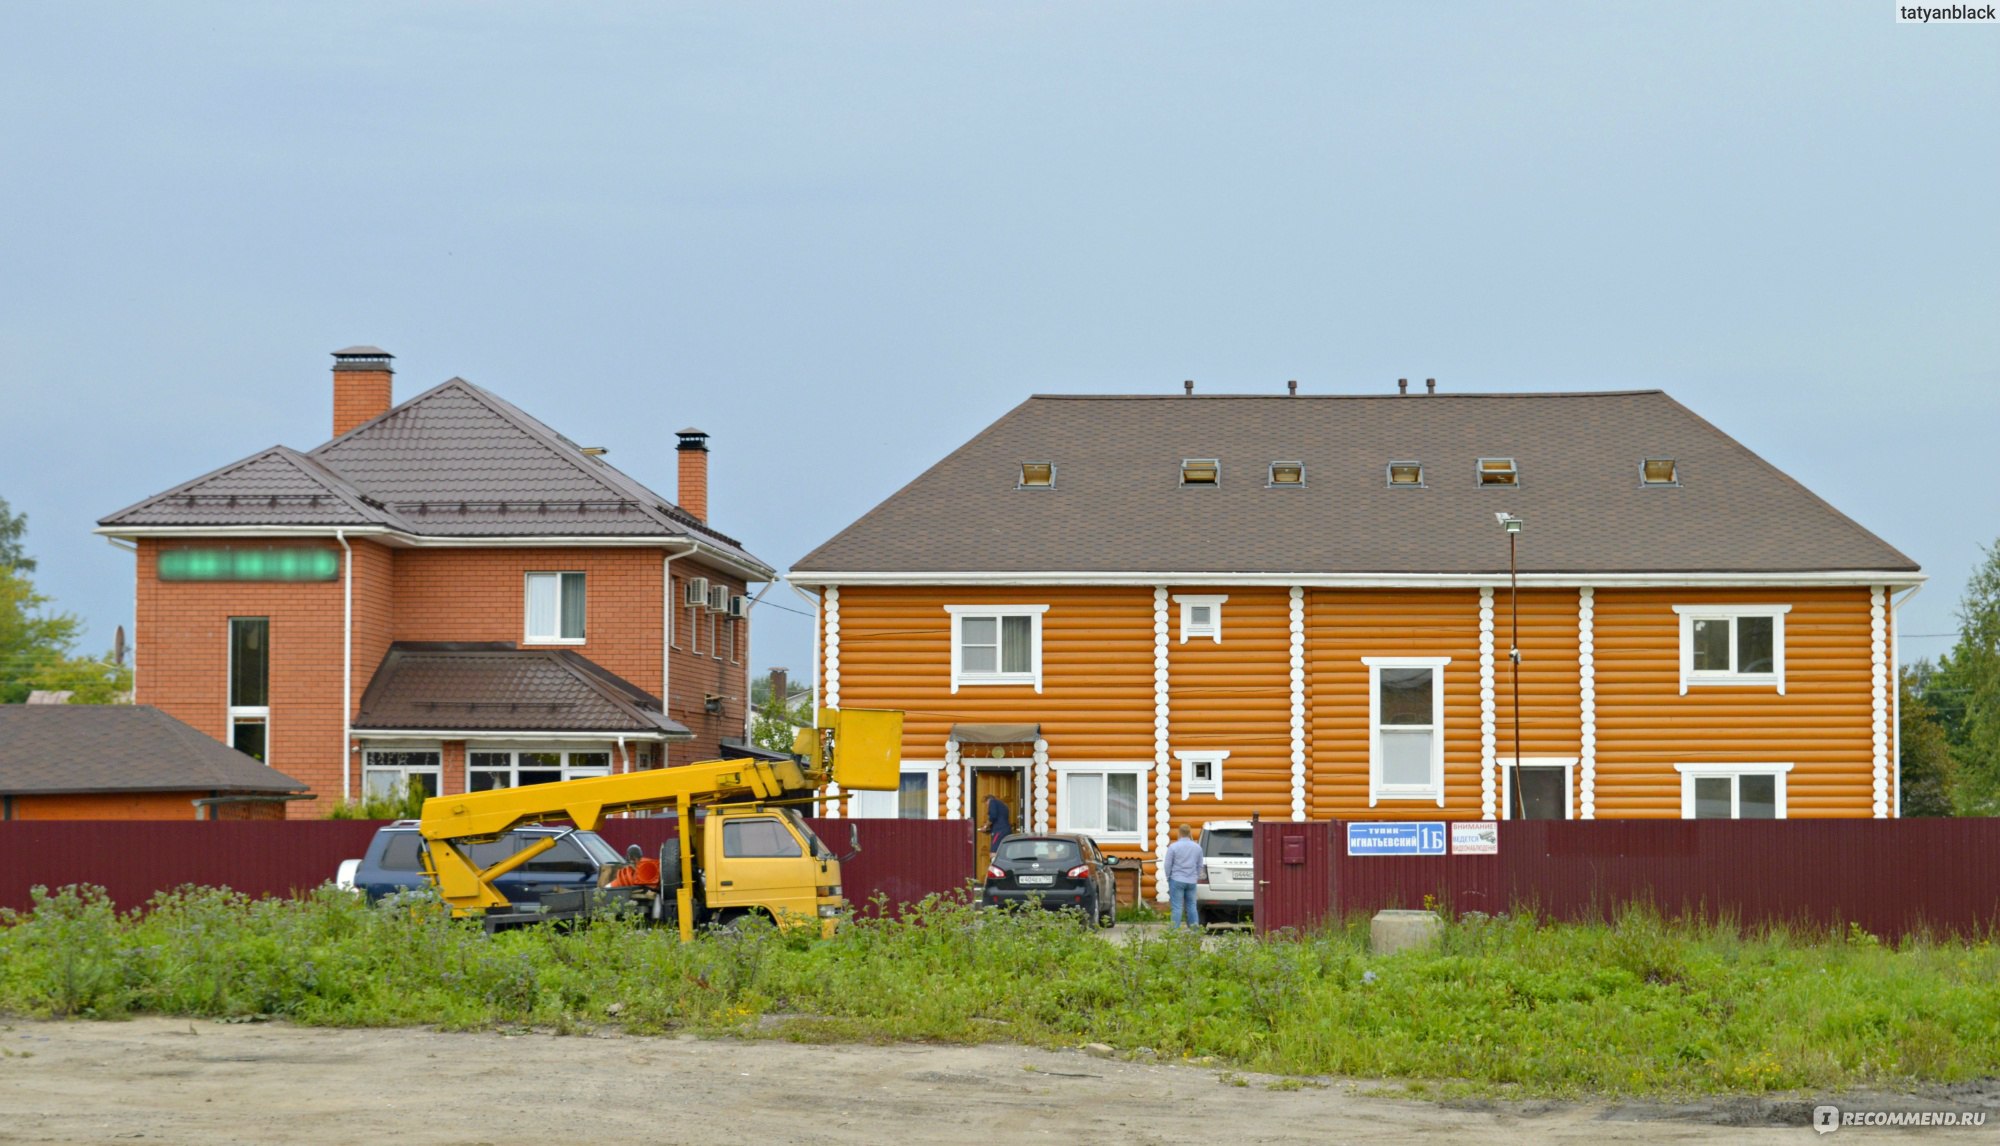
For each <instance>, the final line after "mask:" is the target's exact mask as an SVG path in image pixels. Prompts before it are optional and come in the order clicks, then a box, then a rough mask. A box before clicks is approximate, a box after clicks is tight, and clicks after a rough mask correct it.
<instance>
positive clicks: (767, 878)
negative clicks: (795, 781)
mask: <svg viewBox="0 0 2000 1146" xmlns="http://www.w3.org/2000/svg"><path fill="white" fill-rule="evenodd" d="M697 838H698V839H699V840H700V847H699V848H698V849H697V851H696V853H695V857H696V864H697V866H698V870H699V871H700V883H699V892H700V900H699V902H698V907H697V918H696V922H697V923H698V924H708V925H711V926H723V927H727V926H730V925H731V924H733V923H734V922H736V921H737V920H739V919H744V918H747V917H750V916H759V915H761V916H764V917H766V918H768V919H770V920H771V921H772V922H773V923H775V924H777V925H778V927H779V928H780V929H781V930H786V931H789V930H792V929H794V928H811V929H814V930H816V931H817V932H818V933H819V934H820V935H822V936H830V935H832V934H833V931H834V928H835V927H836V926H837V925H838V922H839V918H840V913H841V909H842V908H844V907H845V906H846V905H847V901H846V899H844V898H843V897H842V894H841V884H840V860H839V859H838V858H837V857H836V856H835V855H834V854H833V852H832V851H831V850H830V849H829V848H828V847H827V846H826V844H825V843H823V842H822V841H821V840H820V838H819V836H818V835H817V834H816V833H814V831H813V830H812V828H811V827H810V826H809V825H808V824H807V823H806V822H805V819H804V817H802V816H800V815H799V813H798V811H797V809H795V808H771V807H763V806H760V805H755V804H746V805H740V806H724V807H719V808H712V809H710V810H709V812H708V814H707V815H705V816H702V817H700V832H699V836H698V837H697ZM670 846H671V845H670ZM661 867H662V869H663V871H667V872H670V871H671V870H672V867H673V864H672V863H671V862H668V863H663V864H662V865H661ZM665 878H666V877H665V876H663V879H662V882H663V883H664V882H665ZM670 890H672V889H669V888H665V887H663V888H662V889H661V891H662V892H663V893H664V892H667V891H670ZM661 900H662V902H665V903H666V904H667V906H666V908H665V909H664V910H663V913H662V915H663V918H666V917H671V912H672V910H673V907H672V904H671V902H669V898H668V896H666V895H665V894H662V896H661Z"/></svg>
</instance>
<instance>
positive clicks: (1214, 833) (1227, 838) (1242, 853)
mask: <svg viewBox="0 0 2000 1146" xmlns="http://www.w3.org/2000/svg"><path fill="white" fill-rule="evenodd" d="M1201 854H1203V855H1205V856H1214V857H1218V858H1229V857H1234V858H1238V859H1249V858H1250V833H1249V832H1246V831H1243V830H1242V829H1241V828H1235V829H1226V828H1215V829H1212V830H1210V831H1206V832H1203V833H1202V834H1201Z"/></svg>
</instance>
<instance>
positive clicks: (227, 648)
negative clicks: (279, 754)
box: [222, 613, 271, 768]
mask: <svg viewBox="0 0 2000 1146" xmlns="http://www.w3.org/2000/svg"><path fill="white" fill-rule="evenodd" d="M238 621H263V622H264V640H265V641H266V642H269V641H270V639H271V618H270V615H269V614H264V615H262V616H259V615H256V614H250V613H246V614H244V615H242V616H231V617H229V618H227V619H226V621H225V622H224V624H223V626H222V642H223V644H222V699H223V716H222V731H223V741H222V742H223V743H224V744H226V745H228V746H229V747H230V748H231V749H234V748H235V747H236V725H237V724H238V723H239V722H240V723H245V724H261V725H263V726H264V759H263V760H262V761H260V763H262V764H263V765H264V766H265V767H266V768H268V767H271V703H270V702H271V675H270V674H271V650H270V649H269V648H266V649H265V650H264V703H263V704H261V705H238V704H230V703H228V702H229V694H230V690H231V689H232V688H234V687H235V681H236V622H238ZM246 755H247V753H246Z"/></svg>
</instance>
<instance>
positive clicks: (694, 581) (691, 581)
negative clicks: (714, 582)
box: [681, 577, 708, 605]
mask: <svg viewBox="0 0 2000 1146" xmlns="http://www.w3.org/2000/svg"><path fill="white" fill-rule="evenodd" d="M681 604H683V605H706V604H708V578H706V577H690V578H688V579H687V580H686V581H683V582H681Z"/></svg>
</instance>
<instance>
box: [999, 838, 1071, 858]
mask: <svg viewBox="0 0 2000 1146" xmlns="http://www.w3.org/2000/svg"><path fill="white" fill-rule="evenodd" d="M1000 858H1001V859H1003V860H1028V861H1041V862H1054V863H1068V862H1069V861H1070V860H1073V859H1075V858H1076V844H1075V843H1074V842H1073V841H1070V840H1034V839H1028V840H1024V839H1011V840H1002V841H1000Z"/></svg>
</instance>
